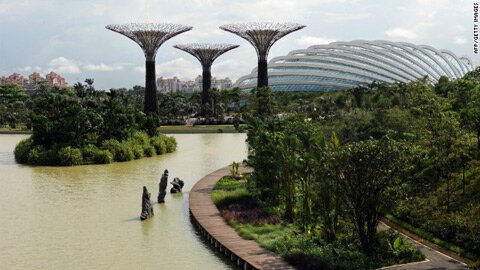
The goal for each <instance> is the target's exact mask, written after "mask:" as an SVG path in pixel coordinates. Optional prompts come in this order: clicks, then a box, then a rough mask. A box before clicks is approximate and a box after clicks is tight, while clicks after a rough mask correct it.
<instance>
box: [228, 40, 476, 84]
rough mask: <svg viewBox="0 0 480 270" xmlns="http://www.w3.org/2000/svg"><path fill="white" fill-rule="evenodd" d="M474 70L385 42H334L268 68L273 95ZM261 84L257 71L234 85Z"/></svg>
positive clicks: (427, 49) (421, 48)
mask: <svg viewBox="0 0 480 270" xmlns="http://www.w3.org/2000/svg"><path fill="white" fill-rule="evenodd" d="M472 70H474V66H473V65H472V61H471V60H470V59H469V58H468V57H466V56H464V57H458V56H457V55H455V54H453V53H452V52H450V51H448V50H437V49H435V48H433V47H431V46H427V45H415V44H411V43H407V42H391V41H384V40H376V41H367V40H357V41H351V42H332V43H330V44H328V45H314V46H310V47H308V48H307V49H302V50H294V51H291V52H290V53H288V54H287V55H286V56H281V57H275V58H273V59H272V60H271V61H270V62H269V64H268V77H269V85H270V87H271V88H272V89H273V90H275V91H332V90H344V89H348V88H352V87H355V86H359V85H365V84H369V83H372V82H380V83H382V82H385V83H393V82H409V81H414V80H417V79H421V78H423V77H424V76H427V78H428V80H430V81H431V82H433V83H435V82H437V81H438V79H439V78H440V76H447V77H448V78H450V79H456V78H460V77H462V76H463V75H465V74H466V73H467V72H469V71H472ZM256 85H257V69H256V68H255V69H253V70H252V73H251V74H248V75H246V76H243V77H241V78H240V79H238V80H237V82H236V83H235V86H238V87H240V88H243V89H250V88H253V87H256Z"/></svg>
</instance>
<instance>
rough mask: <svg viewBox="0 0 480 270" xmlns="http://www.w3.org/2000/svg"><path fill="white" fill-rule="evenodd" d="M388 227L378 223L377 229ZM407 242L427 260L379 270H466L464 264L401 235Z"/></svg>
mask: <svg viewBox="0 0 480 270" xmlns="http://www.w3.org/2000/svg"><path fill="white" fill-rule="evenodd" d="M388 228H389V227H388V226H387V225H385V224H384V223H380V225H379V229H380V230H386V229H388ZM401 234H402V233H401ZM402 236H403V237H404V238H406V239H407V240H408V241H410V242H413V244H414V245H415V246H416V247H417V248H418V249H419V250H420V252H422V253H423V254H424V255H425V257H426V258H427V259H426V260H425V261H422V262H414V263H407V264H403V265H393V266H387V267H383V268H380V269H385V270H410V269H411V270H468V269H469V268H468V267H467V265H466V264H464V263H462V262H459V261H457V260H455V259H453V258H451V257H449V256H447V255H445V254H443V253H440V252H438V251H436V250H434V249H432V248H430V247H427V246H426V245H424V244H422V243H420V242H417V241H415V240H413V239H412V238H410V237H408V236H406V235H404V234H402Z"/></svg>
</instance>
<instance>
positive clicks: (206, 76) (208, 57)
mask: <svg viewBox="0 0 480 270" xmlns="http://www.w3.org/2000/svg"><path fill="white" fill-rule="evenodd" d="M173 47H175V48H177V49H180V50H182V51H185V52H187V53H189V54H191V55H193V56H194V57H195V58H197V59H198V61H200V63H201V64H202V80H203V82H202V111H201V114H202V115H203V116H209V114H210V112H211V108H210V107H211V104H210V88H211V84H212V83H211V77H212V75H211V67H212V64H213V61H215V59H217V57H219V56H220V55H222V54H223V53H225V52H227V51H230V50H232V49H235V48H237V47H238V45H233V44H209V43H202V44H200V43H193V44H185V45H175V46H173Z"/></svg>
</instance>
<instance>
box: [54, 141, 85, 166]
mask: <svg viewBox="0 0 480 270" xmlns="http://www.w3.org/2000/svg"><path fill="white" fill-rule="evenodd" d="M82 162H83V157H82V151H80V149H78V148H74V147H71V146H67V147H63V148H61V149H60V151H58V163H59V164H60V165H63V166H73V165H80V164H82Z"/></svg>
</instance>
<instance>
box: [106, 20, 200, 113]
mask: <svg viewBox="0 0 480 270" xmlns="http://www.w3.org/2000/svg"><path fill="white" fill-rule="evenodd" d="M106 28H107V29H109V30H112V31H114V32H117V33H119V34H122V35H124V36H126V37H128V38H129V39H131V40H133V41H135V42H136V43H137V44H138V45H140V47H141V48H142V50H143V52H144V54H145V100H144V107H143V111H144V112H145V114H151V113H154V114H158V105H157V104H158V102H157V85H156V81H155V80H156V74H155V56H156V55H157V51H158V48H159V47H160V46H161V45H162V44H163V43H164V42H165V41H167V40H168V39H170V38H172V37H174V36H176V35H178V34H181V33H183V32H186V31H189V30H191V29H192V27H190V26H186V25H181V24H171V23H129V24H111V25H107V26H106Z"/></svg>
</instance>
